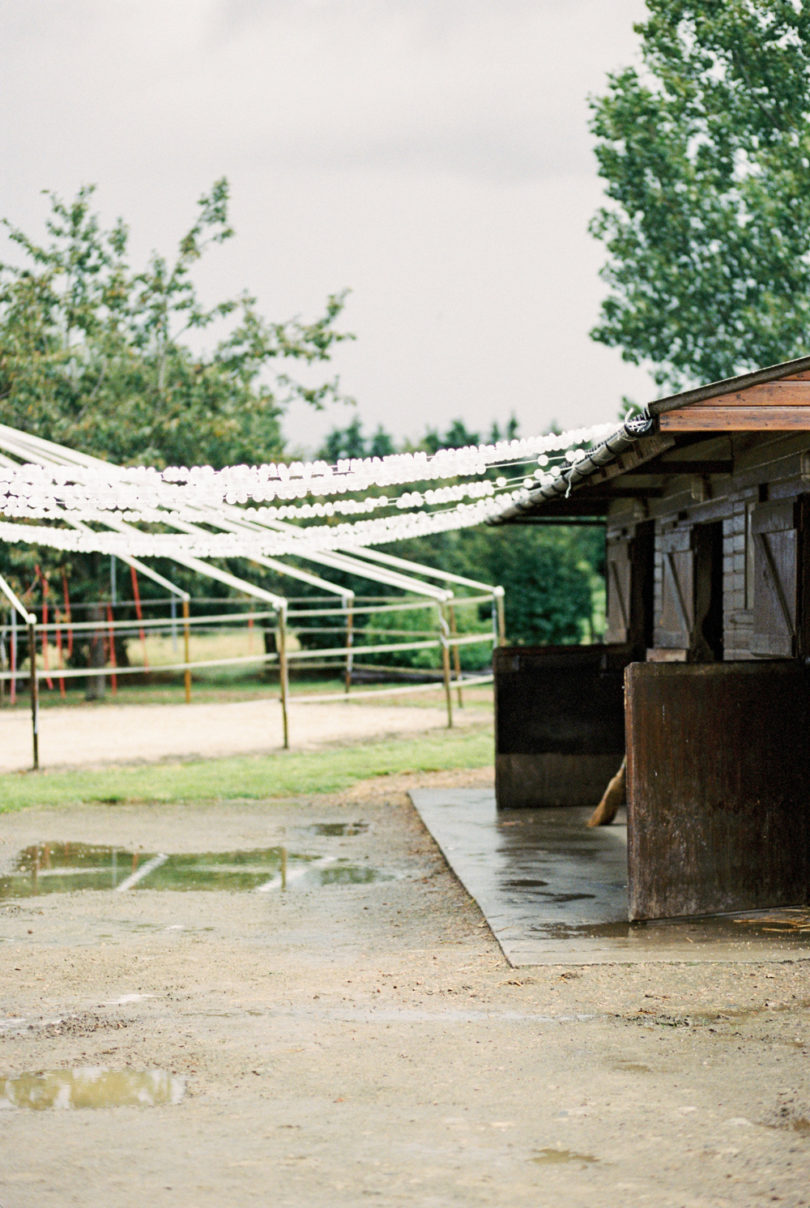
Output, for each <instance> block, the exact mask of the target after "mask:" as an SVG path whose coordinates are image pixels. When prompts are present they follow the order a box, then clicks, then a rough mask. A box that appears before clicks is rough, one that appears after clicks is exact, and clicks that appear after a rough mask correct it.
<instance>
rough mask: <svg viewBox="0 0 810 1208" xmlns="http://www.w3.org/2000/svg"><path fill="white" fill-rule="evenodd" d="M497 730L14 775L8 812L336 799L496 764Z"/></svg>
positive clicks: (8, 778)
mask: <svg viewBox="0 0 810 1208" xmlns="http://www.w3.org/2000/svg"><path fill="white" fill-rule="evenodd" d="M492 760H493V737H492V725H491V724H487V725H485V726H481V727H480V728H479V727H475V728H472V727H470V728H465V729H464V730H445V731H441V732H433V733H430V734H424V735H416V736H412V737H409V738H401V739H391V740H390V741H386V742H370V743H364V744H362V745H358V746H352V747H348V746H342V747H331V748H327V749H324V750H320V751H305V752H301V751H279V752H276V753H274V754H272V755H252V756H238V757H229V758H225V759H195V760H188V761H184V762H177V763H160V764H150V765H137V766H134V765H127V766H122V767H114V768H104V769H100V770H95V771H64V772H47V771H44V772H11V773H7V774H6V775H5V776H4V777H3V799H2V801H1V802H0V813H9V812H10V811H12V810H21V809H28V808H30V807H32V806H38V805H46V806H54V805H57V806H58V805H78V804H96V805H119V804H126V803H129V802H132V803H142V802H149V803H152V802H154V803H157V802H159V803H161V804H172V803H180V802H204V801H236V800H244V799H245V798H247V799H254V800H255V799H261V798H265V799H266V798H272V797H294V796H298V795H307V796H309V795H312V794H315V793H335V792H339V791H340V790H342V789H346V788H350V787H351V786H352V785H353V784H357V783H358V782H359V781H362V780H368V779H370V778H372V777H376V776H391V775H395V774H397V773H400V772H439V771H450V770H453V769H457V768H481V767H487V766H489V765H491V764H492Z"/></svg>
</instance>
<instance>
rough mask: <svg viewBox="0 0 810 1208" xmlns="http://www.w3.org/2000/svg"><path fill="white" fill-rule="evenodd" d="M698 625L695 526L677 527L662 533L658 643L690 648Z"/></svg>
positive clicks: (670, 646) (657, 620)
mask: <svg viewBox="0 0 810 1208" xmlns="http://www.w3.org/2000/svg"><path fill="white" fill-rule="evenodd" d="M694 629H695V559H694V551H693V549H692V530H691V529H690V528H683V529H675V530H674V531H673V532H671V533H664V534H663V535H662V537H661V599H660V605H659V609H658V616H657V617H656V624H655V633H654V638H655V645H656V646H663V647H665V648H668V649H675V650H684V651H686V650H689V648H690V647H691V645H692V636H693V634H694Z"/></svg>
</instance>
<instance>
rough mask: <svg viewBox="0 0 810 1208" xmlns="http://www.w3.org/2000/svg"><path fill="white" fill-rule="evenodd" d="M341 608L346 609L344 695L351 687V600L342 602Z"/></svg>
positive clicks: (352, 627)
mask: <svg viewBox="0 0 810 1208" xmlns="http://www.w3.org/2000/svg"><path fill="white" fill-rule="evenodd" d="M343 606H344V608H345V609H346V672H345V684H346V695H347V696H348V695H349V691H350V689H351V686H352V642H353V640H354V610H353V608H352V601H351V600H348V599H347V600H344V602H343Z"/></svg>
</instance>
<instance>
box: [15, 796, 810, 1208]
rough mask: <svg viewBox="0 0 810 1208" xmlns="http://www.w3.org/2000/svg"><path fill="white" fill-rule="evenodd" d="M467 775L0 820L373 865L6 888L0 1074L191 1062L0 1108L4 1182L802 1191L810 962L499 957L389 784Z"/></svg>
mask: <svg viewBox="0 0 810 1208" xmlns="http://www.w3.org/2000/svg"><path fill="white" fill-rule="evenodd" d="M488 776H489V773H486V774H481V773H478V774H469V773H468V774H467V775H466V777H465V776H464V775H461V774H455V775H453V776H451V775H449V774H445V775H436V776H431V777H426V776H422V777H419V779H418V782H417V781H411V780H409V778H408V777H399V778H397V779H396V780H394V779H390V780H383V781H378V782H375V783H370V784H367V785H365V786H360V787H359V788H356V789H354V790H352V791H351V792H348V793H345V794H343V795H341V796H335V797H332V798H329V799H325V798H308V799H299V800H290V801H283V802H279V801H268V802H267V803H245V804H231V805H228V806H213V805H212V806H205V807H195V808H191V807H183V806H175V807H157V806H153V807H150V806H101V807H94V808H90V809H88V808H61V809H59V810H44V809H36V810H28V811H24V812H21V813H18V814H13V815H6V816H4V817H3V818H2V819H0V874H2V873H4V872H7V871H8V870H9V869H10V868H11V867H12V865H13V863H14V859H15V857H16V855H17V853H18V852H20V851H21V850H22V849H24V848H26V847H28V846H30V845H33V844H37V843H39V844H42V843H51V844H60V843H65V842H70V843H73V844H80V843H92V844H108V845H111V846H120V847H121V848H123V849H126V850H128V851H132V850H134V849H141V850H143V851H144V852H147V853H149V852H159V853H181V852H198V853H199V852H211V853H216V852H233V851H243V850H253V849H257V848H266V847H268V846H272V845H277V844H278V845H284V846H285V847H286V848H287V849H288V851H289V852H290V853H295V852H301V853H305V854H307V855H309V856H311V857H315V858H319V859H323V860H330V861H331V862H332V866H333V867H335V866H341V867H342V866H343V865H341V864H340V862H341V861H343V862H344V864H345V866H351V867H353V868H354V869H360V870H363V869H364V870H365V873H363V874H362V875H364V876H368V877H376V879H369V880H365V881H363V880H360V881H357V880H355V883H340V882H336V883H330V884H325V885H318V884H313V883H310V882H308V881H307V879H306V878H303V879H301V880H299V881H295V880H294V879H291V880H290V881H288V884H287V888H286V889H285V890H284V891H282V890H281V889H280V888H278V887H276V888H274V889H271V890H270V891H268V892H257V891H255V890H250V891H248V890H238V891H237V890H233V889H231V890H213V889H210V890H206V891H201V890H186V891H175V890H169V889H165V890H157V889H151V888H149V887H148V885H149V882H148V878H147V879H146V880H144V882H143V883H142V884H141V885H140V886H139V887H138V888H136V889H133V890H131V891H126V892H118V891H114V890H111V889H99V890H86V891H83V892H71V893H60V894H41V895H38V896H36V897H29V898H25V899H20V900H6V901H5V902H2V903H0V979H1V980H0V985H1V986H2V1008H1V1010H0V1078H15V1077H19V1076H21V1075H24V1074H26V1073H30V1072H40V1071H48V1070H54V1069H58V1070H62V1071H67V1070H73V1069H85V1068H87V1067H104V1068H108V1069H110V1070H115V1071H118V1070H125V1071H126V1070H129V1071H143V1070H151V1069H159V1070H164V1071H168V1072H169V1073H171V1074H172V1075H175V1076H176V1077H177V1078H179V1079H182V1080H183V1084H184V1088H185V1093H184V1096H183V1098H182V1100H181V1101H180V1102H179V1103H175V1104H169V1105H165V1106H152V1107H148V1106H144V1107H133V1106H126V1107H120V1106H119V1107H100V1108H96V1109H95V1110H91V1109H87V1110H43V1111H33V1110H28V1109H26V1108H8V1109H6V1110H3V1111H0V1133H1V1135H2V1141H1V1142H0V1145H1V1146H2V1154H1V1156H0V1204H2V1205H3V1208H66V1206H67V1205H82V1206H83V1208H96V1206H100V1205H115V1208H135V1206H136V1205H137V1206H138V1208H141V1206H142V1205H143V1204H145V1203H149V1204H156V1205H178V1206H182V1208H214V1206H216V1208H222V1206H223V1205H228V1206H230V1205H234V1206H238V1208H248V1206H250V1205H262V1206H265V1205H268V1204H273V1205H277V1206H281V1208H287V1206H289V1208H293V1206H295V1208H300V1206H302V1205H303V1206H310V1205H313V1206H321V1205H323V1206H327V1205H328V1206H330V1208H343V1206H344V1205H346V1206H348V1205H353V1206H355V1205H357V1204H358V1203H363V1202H371V1203H378V1204H381V1205H396V1204H403V1205H418V1206H420V1208H423V1206H424V1208H428V1206H430V1208H433V1206H436V1208H439V1206H441V1208H445V1206H447V1205H465V1206H467V1205H482V1206H483V1205H487V1206H488V1208H489V1206H493V1205H495V1206H500V1205H503V1206H504V1208H507V1206H508V1208H523V1206H524V1205H525V1206H526V1208H538V1206H539V1205H554V1208H567V1206H569V1205H570V1206H575V1205H576V1206H578V1205H583V1206H585V1205H588V1206H589V1208H590V1206H591V1205H593V1204H601V1205H606V1206H608V1208H611V1206H613V1205H616V1206H619V1205H621V1206H624V1205H632V1206H634V1208H635V1206H640V1205H648V1204H649V1205H656V1208H698V1206H700V1208H708V1206H711V1208H719V1206H721V1205H729V1206H731V1205H735V1208H740V1206H747V1205H750V1206H751V1208H753V1206H754V1205H756V1206H757V1208H760V1206H761V1205H765V1204H771V1203H773V1204H781V1205H790V1206H799V1205H808V1204H810V1072H809V1070H810V1067H809V1066H808V1060H807V1057H808V1048H810V1033H809V1032H808V1021H809V1020H810V977H809V976H808V975H809V974H810V964H808V963H807V962H803V961H793V962H783V963H762V964H759V965H750V964H748V965H739V966H738V965H735V964H705V963H700V962H698V961H696V962H695V963H694V964H680V965H672V964H654V963H650V964H630V965H600V966H576V965H575V964H573V963H571V962H570V961H569V960H567V959H566V951H565V945H564V942H561V946H560V960H559V964H558V965H556V966H549V967H542V968H541V967H536V968H528V969H527V968H522V969H519V970H515V969H512V968H511V967H510V966H509V965H508V964H507V962H506V961H505V960H504V958H503V956H502V954H501V951H500V949H499V947H498V946H497V944H496V943H495V941H494V940H493V938H492V935H491V933H490V931H489V929H488V927H487V926H486V924H485V922H484V920H483V919H482V917H481V915H480V913H479V911H478V909H477V907H476V905H475V903H474V902H473V901H472V900H471V899H470V898H469V897H468V896H467V894H466V893H465V892H464V890H463V889H462V888H461V887H460V885H459V883H458V882H457V881H456V880H455V878H454V876H453V875H452V873H450V872H449V870H448V868H447V866H446V865H445V863H444V861H443V859H442V857H441V856H440V854H439V853H438V851H437V848H436V847H435V845H434V843H433V841H432V839H431V838H430V836H429V835H428V834H427V832H426V831H425V830H424V828H423V826H422V824H421V822H420V820H419V818H418V816H417V814H416V813H415V811H414V809H413V808H412V806H411V804H410V800H409V798H408V796H407V789H408V787H416V786H417V784H418V786H420V787H425V786H428V785H431V784H432V785H435V786H437V787H438V786H441V785H442V784H450V783H459V782H464V783H468V784H470V785H471V786H472V785H475V784H480V783H482V781H485V780H486V779H487V778H488ZM335 831H337V832H338V833H334V832H335ZM341 831H342V832H343V833H340V832H341ZM330 832H332V833H330ZM290 867H291V868H292V865H291V866H290Z"/></svg>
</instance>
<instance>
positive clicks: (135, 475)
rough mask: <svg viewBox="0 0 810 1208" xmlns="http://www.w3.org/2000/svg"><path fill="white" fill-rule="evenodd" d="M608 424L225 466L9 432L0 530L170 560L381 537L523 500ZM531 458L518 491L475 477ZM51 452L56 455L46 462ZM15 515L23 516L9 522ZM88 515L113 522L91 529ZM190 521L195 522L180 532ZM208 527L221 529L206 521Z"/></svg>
mask: <svg viewBox="0 0 810 1208" xmlns="http://www.w3.org/2000/svg"><path fill="white" fill-rule="evenodd" d="M614 430H615V425H612V424H608V425H605V424H600V425H597V426H594V427H591V428H577V429H573V430H570V431H568V432H564V433H561V434H559V435H557V434H550V435H546V436H540V437H533V438H528V439H523V440H514V441H498V442H497V443H495V444H490V445H477V446H472V447H470V448H467V449H443V450H440V451H439V452H438V453H435V454H432V455H429V454H427V453H407V454H394V455H393V456H391V457H386V458H364V459H354V460H351V461H339V462H338V463H337V465H336V466H334V467H332V466H328V465H326V463H325V462H308V463H304V462H293V463H292V465H289V466H285V465H282V464H274V463H269V464H267V465H261V466H229V467H227V468H226V469H224V470H213V469H212V468H211V467H210V466H194V467H190V468H189V467H178V466H174V467H169V468H168V469H166V470H164V471H158V470H156V469H154V468H152V467H130V468H125V467H121V466H117V465H114V464H112V463H106V462H101V461H99V460H97V459H93V458H83V457H82V456H81V455H80V454H72V453H70V451H69V450H63V451H61V452H63V453H64V454H65V457H64V460H63V459H61V458H57V457H55V456H54V454H55V453H58V452H60V450H59V447H58V446H50V445H48V444H47V442H37V441H35V440H32V439H31V438H26V437H25V435H24V434H22V433H17V434H15V439H14V440H13V442H12V441H11V440H9V441H8V444H7V445H6V447H7V448H8V450H9V452H11V453H12V454H13V456H15V457H17V458H22V457H24V456H29V455H30V457H31V460H30V461H28V462H26V463H25V464H23V465H19V466H14V465H6V466H2V467H0V514H2V515H4V516H6V517H10V518H12V519H11V520H5V521H2V522H0V540H5V541H8V542H13V543H26V544H28V545H38V546H45V547H50V548H52V549H59V550H63V551H66V552H98V553H102V554H115V555H119V556H135V557H169V558H172V557H187V556H189V555H193V556H195V557H201V558H224V557H246V558H255V557H259V556H267V557H272V556H279V555H284V554H294V553H296V552H300V551H302V550H307V551H310V552H326V551H336V550H341V549H351V548H352V547H362V546H370V545H383V544H387V543H389V542H393V541H398V540H403V539H405V538H408V537H417V536H425V535H428V534H433V533H440V532H447V531H450V530H453V529H461V528H467V527H471V526H473V525H477V524H481V523H482V522H484V521H486V520H487V519H489V517H490V516H492V515H494V514H496V513H497V512H499V511H501V510H502V509H503V507H504V506H505V505H506V504H508V503H512V502H522V501H524V500H525V499H527V498H528V491H529V489H530V488H532V487H535V486H537V485H538V484H543V483H545V482H548V481H550V480H551V478H553V476H554V475H553V473H552V472H551V471H550V470H549V456H548V454H549V451H551V450H567V451H566V452H565V454H564V457H565V460H566V461H567V462H568V463H570V464H573V463H575V462H576V461H577V460H579V459H580V458H581V457H583V456H585V454H584V452H583V451H582V449H581V447H579V446H581V445H583V444H585V443H593V442H595V441H598V440H600V439H603V438H605V437H606V436H608V435H609V434H610V433H612V432H613V431H614ZM6 431H9V430H6ZM2 444H3V442H2V440H0V446H2ZM52 457H53V460H51V459H52ZM68 458H69V459H70V462H71V464H69V465H66V464H64V461H66V460H68ZM529 458H532V459H534V460H535V465H536V467H537V468H536V469H535V470H534V472H533V473H532V474H528V475H526V476H524V477H523V478H522V484H523V485H522V487H521V488H519V489H517V490H515V489H510V488H511V487H512V484H511V483H510V482H509V481H508V480H507V479H506V478H505V477H503V476H500V477H498V478H497V479H495V480H494V482H493V480H492V479H488V478H483V477H482V475H483V474H484V473H485V472H486V471H487V470H488V469H490V468H491V467H493V466H496V465H504V464H506V463H508V462H510V461H511V462H513V463H517V464H518V465H519V464H524V463H525V462H526V461H527V460H528V459H529ZM57 461H61V464H56V462H57ZM465 476H467V477H470V476H473V477H474V478H475V479H476V480H475V481H472V482H467V483H455V484H452V485H447V486H441V487H427V488H425V487H424V486H423V487H422V489H420V490H414V491H408V492H404V493H402V494H400V495H394V496H393V497H389V496H387V495H385V494H382V495H369V496H367V497H366V498H365V499H361V500H357V499H345V500H344V499H340V498H337V499H335V500H329V501H327V502H321V501H317V502H312V503H306V504H302V505H296V506H292V505H289V504H281V505H277V506H274V507H268V506H259V507H255V506H253V507H248V508H245V507H237V506H234V505H244V504H247V503H253V504H256V503H258V504H260V505H264V504H266V502H267V501H269V500H273V499H302V498H304V497H305V496H307V495H310V496H329V495H336V496H341V495H344V494H350V493H351V492H357V491H360V492H362V491H365V490H367V489H368V488H369V487H370V486H375V487H385V486H388V485H400V486H401V485H404V484H416V483H419V484H425V483H428V482H431V481H437V480H440V479H442V478H451V477H452V478H457V477H465ZM465 500H472V501H473V502H464V501H465ZM448 503H455V504H456V506H455V507H452V508H449V509H446V510H442V511H432V512H431V511H428V510H426V509H430V508H436V507H437V506H438V507H441V506H442V505H446V504H448ZM223 505H225V510H224V513H223ZM386 508H396V509H397V511H398V512H399V513H400V514H399V515H388V516H377V517H374V518H372V519H358V520H355V521H354V522H352V523H340V524H329V523H327V524H318V525H309V526H298V527H295V528H294V529H293V528H290V529H286V528H285V529H284V531H280V529H281V528H282V527H283V526H280V525H279V522H280V521H283V520H285V519H290V518H295V519H320V518H325V519H327V520H329V519H331V518H332V517H334V516H335V515H349V516H367V515H369V513H371V512H373V511H377V510H384V509H386ZM221 515H226V516H228V515H229V516H230V519H231V520H232V521H233V520H234V519H237V520H238V521H239V523H240V524H241V525H242V528H241V531H240V532H238V533H235V532H223V531H222V529H223V528H224V527H226V526H225V525H223V524H218V518H219V517H220V516H221ZM14 519H16V520H20V521H23V522H24V523H14V522H13V520H14ZM35 520H55V521H59V520H62V521H66V522H67V524H68V525H70V526H71V527H69V528H56V527H49V526H47V525H42V524H33V523H31V522H32V521H35ZM122 522H125V523H126V524H128V523H133V524H160V525H163V526H165V527H169V528H172V527H174V528H179V529H181V530H184V531H182V532H181V533H166V532H162V533H149V532H144V531H142V530H138V529H134V528H128V527H125V526H124V524H122ZM89 524H99V525H103V526H106V528H107V529H108V530H109V529H113V530H115V531H112V532H110V531H103V532H98V531H93V530H92V529H90V528H89V527H88V525H89ZM265 525H266V526H268V527H266V528H265V527H263V526H265ZM200 526H207V527H200ZM189 528H191V529H192V530H193V531H191V532H189V531H188V529H189ZM212 528H213V529H219V530H220V531H217V532H211V531H209V530H210V529H212Z"/></svg>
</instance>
